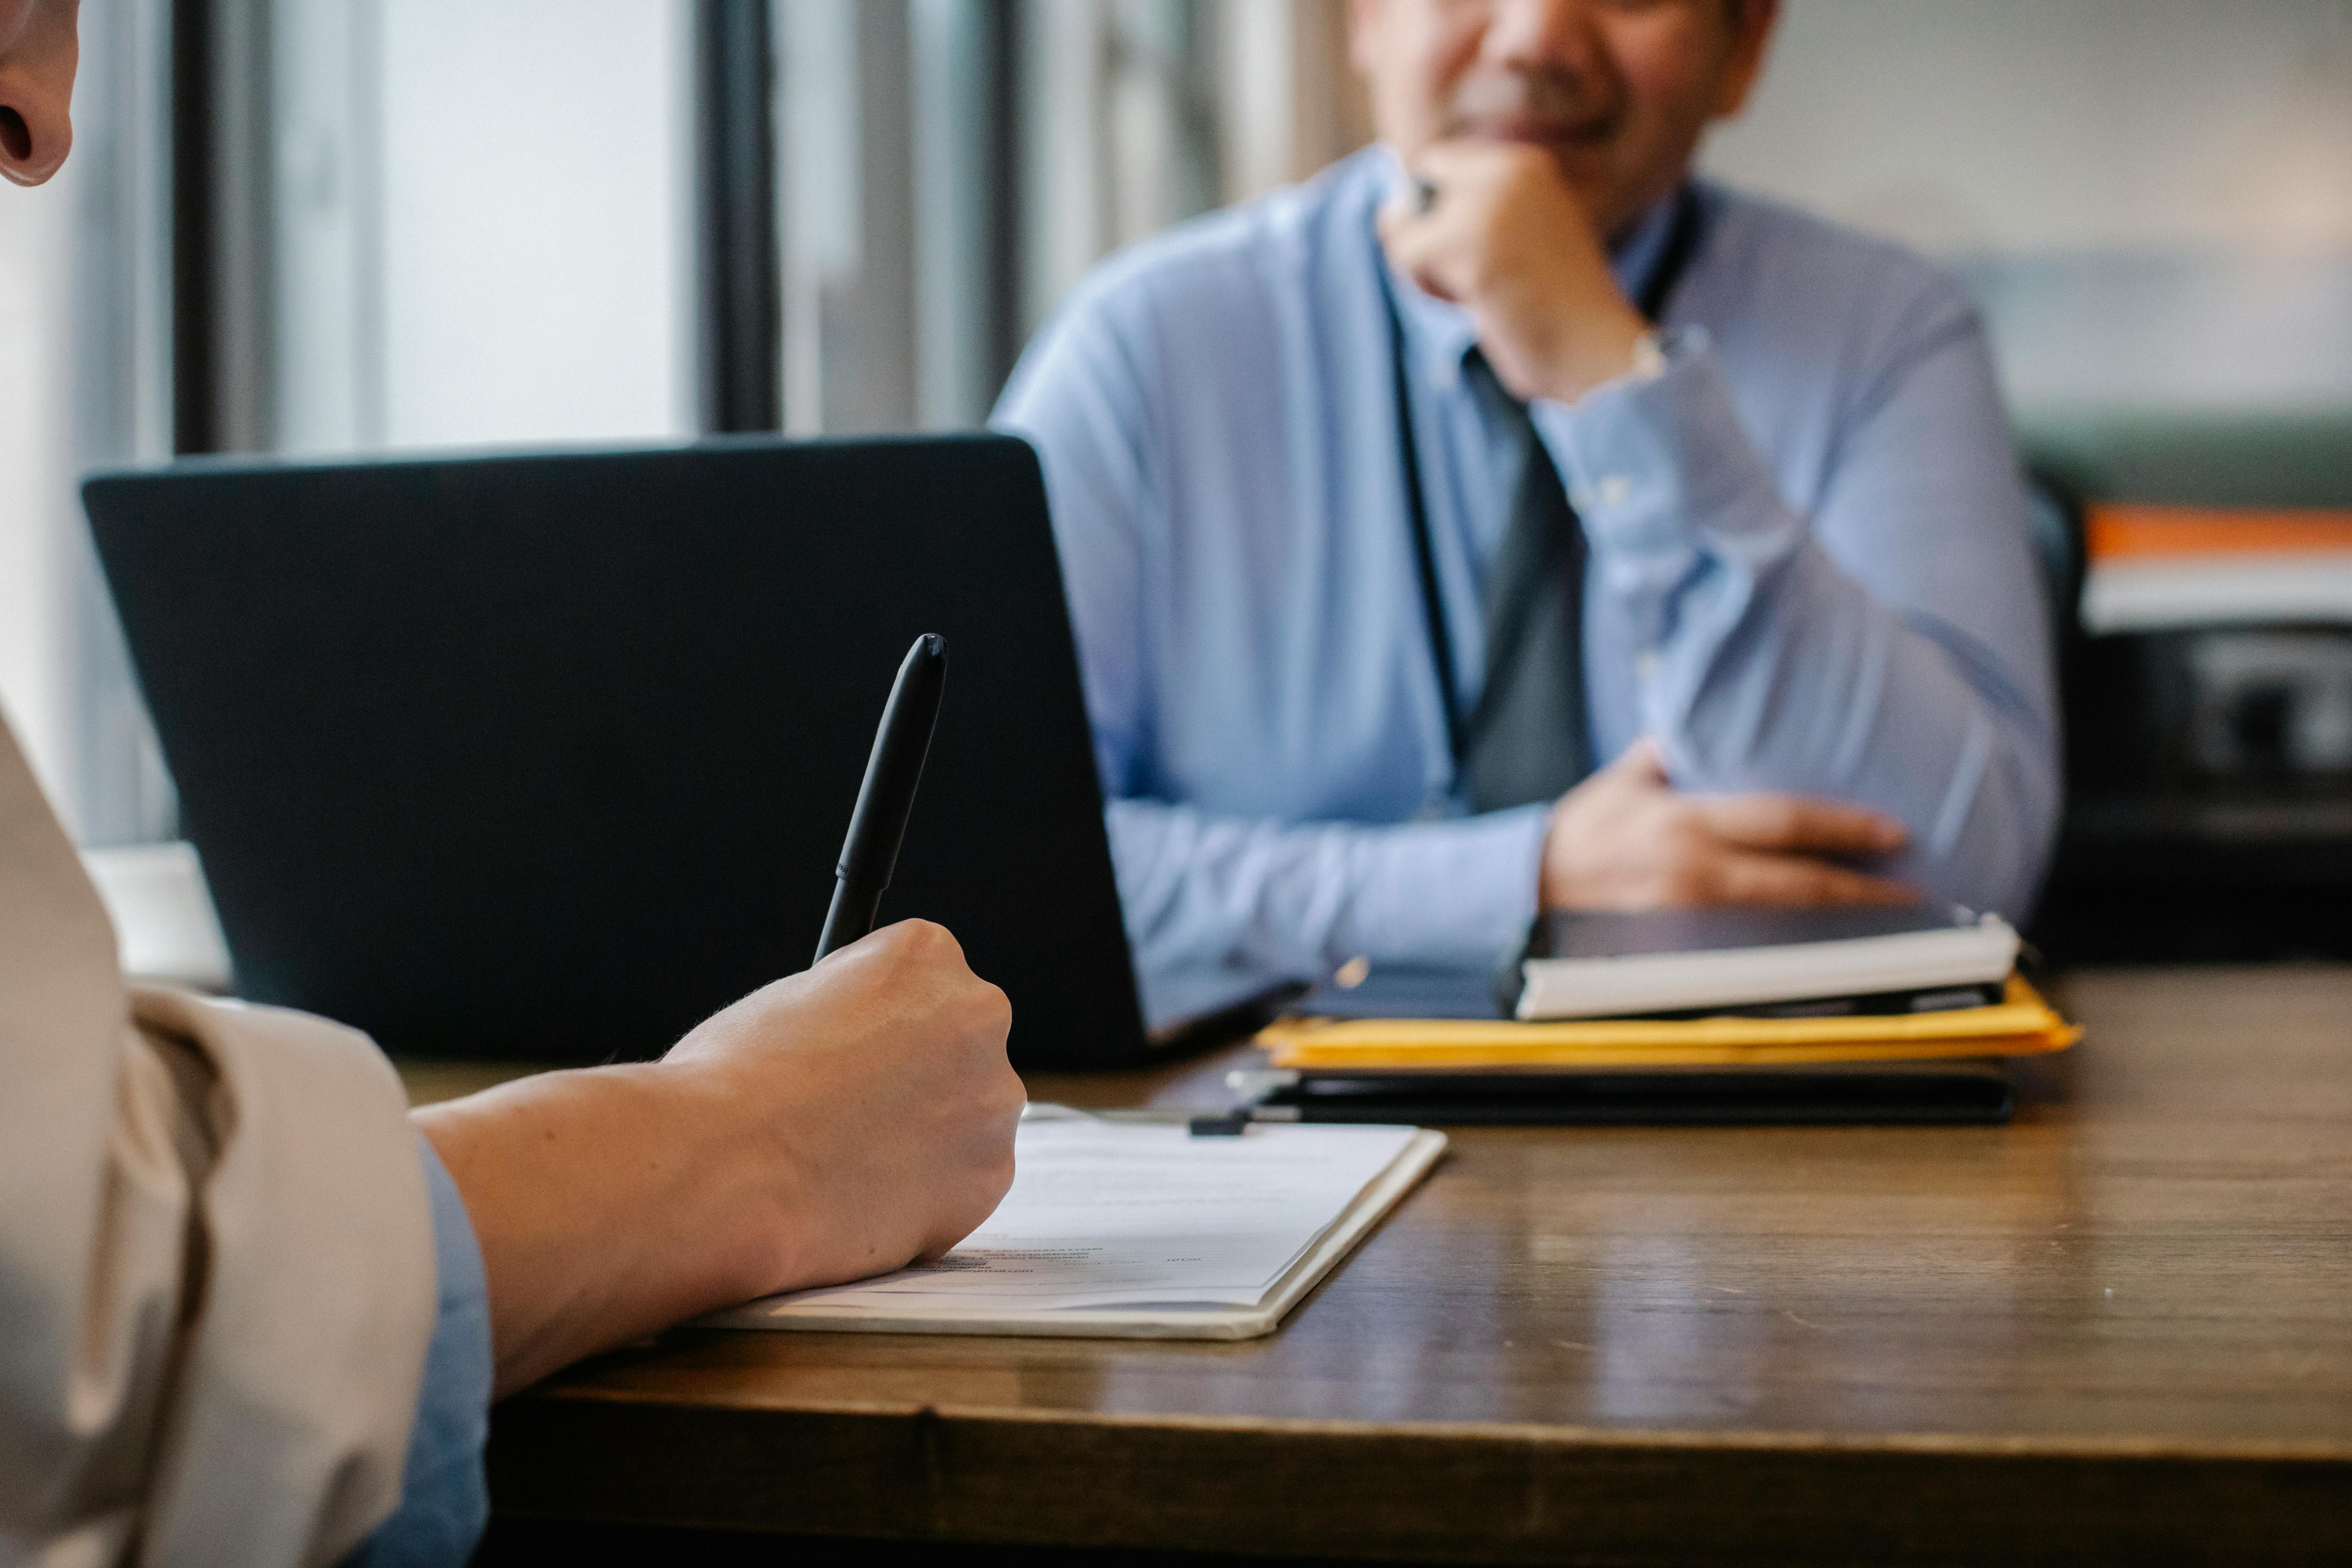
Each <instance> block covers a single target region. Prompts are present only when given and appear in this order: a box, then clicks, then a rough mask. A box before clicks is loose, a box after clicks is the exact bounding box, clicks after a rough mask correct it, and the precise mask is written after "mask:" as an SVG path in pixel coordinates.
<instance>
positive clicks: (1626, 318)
mask: <svg viewBox="0 0 2352 1568" xmlns="http://www.w3.org/2000/svg"><path fill="white" fill-rule="evenodd" d="M1644 345H1647V347H1648V349H1649V353H1650V355H1651V356H1654V355H1656V354H1657V353H1658V348H1657V338H1656V335H1655V334H1654V332H1653V331H1651V327H1650V323H1649V322H1648V321H1644V320H1643V319H1642V317H1641V315H1640V314H1639V313H1638V312H1636V311H1634V310H1632V309H1631V308H1630V307H1626V308H1622V309H1619V310H1606V311H1600V312H1595V313H1593V314H1591V315H1590V316H1589V317H1588V318H1587V319H1585V320H1583V321H1575V322H1572V323H1568V324H1565V325H1564V326H1563V327H1562V328H1561V330H1559V331H1557V332H1555V333H1554V334H1553V335H1552V346H1551V348H1550V350H1549V353H1546V354H1545V355H1544V356H1543V360H1542V364H1543V382H1542V384H1541V386H1540V387H1539V388H1538V395H1539V396H1542V397H1545V398H1548V399H1549V400H1551V401H1552V402H1555V403H1574V402H1576V401H1577V400H1578V399H1580V398H1581V397H1582V396H1584V395H1585V394H1587V393H1589V392H1591V390H1592V389H1593V388H1595V387H1597V386H1601V385H1605V384H1608V383H1610V382H1612V381H1615V380H1616V379H1618V378H1619V377H1620V376H1623V375H1627V374H1633V372H1635V371H1637V370H1639V369H1641V368H1642V366H1643V361H1644V358H1645V356H1644V354H1643V347H1644Z"/></svg>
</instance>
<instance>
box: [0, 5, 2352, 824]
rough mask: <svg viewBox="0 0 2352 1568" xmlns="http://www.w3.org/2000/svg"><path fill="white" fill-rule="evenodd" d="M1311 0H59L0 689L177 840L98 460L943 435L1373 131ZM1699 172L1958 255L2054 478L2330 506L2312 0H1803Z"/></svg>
mask: <svg viewBox="0 0 2352 1568" xmlns="http://www.w3.org/2000/svg"><path fill="white" fill-rule="evenodd" d="M1345 9H1346V7H1345V3H1344V0H764V3H763V0H84V5H83V9H82V18H83V27H84V31H85V51H86V54H85V59H86V67H85V71H84V76H83V79H82V83H81V86H80V89H79V100H78V102H77V111H78V119H79V132H80V138H81V140H80V146H79V152H78V153H77V156H76V158H75V160H74V161H73V163H71V164H70V165H69V167H68V171H67V174H65V176H64V177H63V178H61V179H60V180H59V181H58V183H57V184H55V185H53V186H51V187H49V188H47V189H46V190H43V191H40V192H36V193H30V194H15V193H12V194H11V195H10V197H9V200H8V202H7V204H6V208H5V218H0V311H5V318H0V700H5V703H6V704H7V707H8V710H9V711H10V713H11V715H12V717H13V718H14V720H15V721H16V724H17V726H18V729H19V731H20V732H21V733H22V734H23V735H24V736H25V737H26V741H27V742H28V743H29V744H30V745H31V746H32V748H33V750H34V752H35V755H36V760H37V765H38V767H39V768H40V771H41V773H42V774H43V776H44V778H45V779H46V780H47V783H48V784H49V785H50V786H51V789H52V791H53V793H54V794H55V795H57V797H58V799H59V800H60V801H61V802H62V803H63V804H64V805H65V807H66V809H67V811H68V814H69V816H71V817H72V819H73V826H75V828H76V830H77V831H78V832H79V834H80V835H81V836H82V837H83V838H84V839H85V841H87V842H91V843H108V842H121V841H126V840H133V839H138V838H142V837H152V836H156V835H161V834H166V833H168V832H169V830H170V827H171V822H172V807H171V801H170V795H169V789H168V784H167V783H166V781H165V780H164V778H163V774H162V772H161V770H160V768H159V766H158V764H157V763H156V761H155V759H154V757H153V755H152V749H151V747H150V746H149V743H148V742H147V741H146V739H145V738H144V731H143V721H142V718H141V715H140V712H139V708H138V703H137V700H136V697H135V693H134V691H133V689H132V687H131V682H130V680H129V678H128V676H127V673H126V671H125V669H124V667H123V663H122V658H121V652H120V649H119V646H118V644H117V642H116V639H115V636H114V633H113V630H112V626H111V624H110V616H109V615H108V613H107V611H106V607H105V600H104V596H103V594H102V593H101V592H100V589H99V587H98V584H97V583H96V580H95V577H94V575H93V573H92V569H91V567H90V565H89V561H88V558H87V555H86V552H85V551H84V547H83V545H82V543H81V541H80V534H79V528H80V523H79V510H78V507H77V505H76V502H75V500H74V497H73V484H74V482H75V480H76V479H77V477H78V475H79V473H80V472H82V471H84V470H86V469H87V468H90V467H94V466H100V465H104V464H110V463H118V462H125V461H148V460H153V459H157V458H164V457H167V456H170V455H172V454H173V453H193V452H215V451H231V452H236V451H257V452H279V453H289V454H324V453H347V452H368V451H380V450H396V449H402V448H419V447H462V446H469V445H478V444H518V443H524V444H546V443H551V442H567V441H578V442H634V441H645V440H670V439H682V438H688V437H693V436H694V435H696V434H698V433H699V432H703V431H708V430H719V429H759V428H781V429H783V430H785V431H788V432H792V433H794V434H807V435H814V434H819V433H841V432H856V431H870V430H895V429H910V428H942V427H953V426H969V425H972V424H975V423H977V422H978V421H980V420H981V419H982V417H984V416H985V414H986V412H987V410H988V407H989V405H990V404H991V402H992V399H993V396H994V395H995V392H996V389H997V388H998V386H999V385H1000V384H1002V382H1003V377H1004V375H1005V374H1006V373H1007V371H1008V370H1009V369H1010V367H1011V364H1012V363H1013V358H1014V356H1015V355H1016V354H1017V353H1018V352H1019V349H1020V346H1021V344H1022V343H1023V342H1024V340H1025V339H1026V337H1027V335H1028V334H1029V333H1030V331H1033V330H1034V327H1035V326H1036V325H1037V324H1038V322H1039V321H1041V320H1043V319H1044V317H1045V315H1046V314H1047V313H1048V312H1049V311H1050V310H1052V308H1053V306H1054V304H1055V300H1057V299H1059V298H1060V296H1061V295H1062V293H1063V292H1064V290H1066V289H1067V288H1068V287H1069V285H1070V284H1071V283H1072V281H1073V280H1075V279H1076V278H1077V277H1078V276H1079V274H1081V273H1082V272H1083V271H1084V270H1085V269H1086V268H1087V267H1088V266H1089V265H1091V264H1092V263H1093V262H1094V261H1095V260H1097V258H1100V257H1101V256H1103V255H1105V254H1106V253H1108V251H1110V250H1112V249H1114V248H1116V247H1118V246H1120V245H1123V244H1126V243H1129V242H1130V241H1132V240H1135V239H1137V238H1139V237H1143V236H1145V235H1148V234H1150V233H1151V232H1153V231H1154V230H1156V229H1158V228H1160V227H1162V226H1165V225H1168V224H1171V223H1174V222H1178V221H1181V220H1182V219H1184V218H1187V217H1190V216H1194V215H1196V214H1199V213H1202V212H1205V211H1208V210H1210V209H1212V208H1214V207H1216V206H1218V205H1223V204H1225V203H1228V202H1232V201H1235V200H1241V199H1245V198H1247V197H1249V196H1252V195H1256V194H1258V193H1260V192H1263V191H1265V190H1267V189H1269V188H1272V187H1274V186H1276V185H1278V184H1282V183H1284V182H1286V181H1289V180H1293V179H1297V178H1299V177H1303V176H1304V175H1306V174H1310V173H1311V172H1312V171H1314V170H1315V169H1317V168H1318V167H1320V166H1321V165H1322V164H1324V163H1328V161H1330V160H1331V159H1332V158H1334V157H1337V156H1339V155H1341V154H1342V153H1346V152H1348V151H1349V150H1350V149H1352V148H1353V147H1356V146H1358V145H1360V144H1361V143H1362V142H1364V141H1365V140H1366V139H1368V137H1369V134H1370V132H1369V126H1368V123H1367V121H1366V116H1365V113H1364V110H1363V108H1362V104H1361V101H1360V92H1359V90H1358V89H1357V86H1356V84H1355V81H1354V79H1353V77H1352V75H1351V73H1350V72H1349V68H1348V64H1347V58H1346V42H1345ZM1706 163H1707V165H1708V166H1709V168H1711V169H1712V170H1713V171H1714V172H1715V173H1717V174H1719V175H1721V176H1722V177H1724V178H1726V179H1728V180H1731V181H1735V182H1737V183H1739V184H1744V185H1747V186H1749V187H1752V188H1756V189H1759V190H1763V191H1766V192H1769V193H1773V194H1776V195H1781V196H1784V197H1786V198H1788V199H1790V200H1791V201H1794V202H1798V203H1800V204H1802V205H1807V206H1810V207H1812V208H1815V209H1817V210H1820V211H1822V212H1825V213H1827V214H1829V215H1831V216H1835V217H1838V218H1841V219H1843V220H1845V221H1848V222H1851V223H1854V224H1857V225H1860V226H1864V227H1867V228H1872V229H1875V230H1879V231H1881V232H1884V233H1887V234H1890V235H1893V236H1895V237H1899V238H1901V239H1904V240H1906V241H1907V242H1909V243H1911V244H1913V245H1915V246H1917V247H1921V248H1923V249H1925V250H1927V251H1928V252H1930V253H1932V254H1933V255H1935V256H1937V258H1940V259H1942V260H1943V261H1944V262H1945V263H1947V264H1948V265H1949V266H1950V267H1951V268H1954V269H1955V270H1956V271H1957V272H1958V274H1959V276H1960V277H1961V278H1962V279H1964V280H1965V281H1966V282H1967V284H1968V285H1969V287H1970V288H1971V289H1973V290H1974V291H1975V292H1976V294H1977V295H1978V297H1979V299H1980V300H1982V301H1983V304H1984V306H1985V309H1986V310H1987V312H1988V316H1989V319H1990V321H1991V324H1992V327H1993V331H1994V336H1995V341H1996V343H1997V347H1998V351H1999V353H2000V362H2001V369H2002V374H2003V376H2004V379H2005V382H2006V384H2007V388H2008V391H2009V395H2010V396H2011V401H2012V405H2013V407H2014V410H2015V412H2016V415H2017V417H2018V419H2019V422H2020V425H2021V431H2022V433H2023V435H2024V436H2025V437H2026V439H2027V443H2028V445H2029V447H2030V448H2031V449H2032V451H2033V453H2034V454H2035V456H2036V458H2037V460H2038V461H2040V462H2042V464H2043V466H2044V467H2045V468H2047V469H2049V470H2050V471H2051V472H2052V473H2053V475H2055V476H2056V477H2058V478H2059V479H2061V481H2062V485H2063V486H2071V487H2073V489H2075V490H2076V491H2077V492H2080V493H2081V494H2083V495H2085V496H2087V497H2088V499H2093V500H2098V499H2101V498H2105V499H2110V500H2112V499H2116V498H2121V499H2124V500H2133V499H2138V500H2157V501H2175V502H2197V503H2210V504H2228V505H2236V506H2256V505H2261V506H2291V507H2305V508H2308V507H2322V506H2336V507H2343V506H2347V505H2352V479H2347V467H2352V457H2347V446H2346V441H2345V437H2346V435H2347V432H2352V5H2347V4H2346V3H2345V0H2229V3H2223V0H1972V3H1971V4H1969V5H1950V4H1948V3H1943V0H1789V7H1788V15H1787V17H1786V21H1785V24H1784V27H1783V31H1782V34H1781V37H1780V43H1779V45H1778V47H1777V50H1776V54H1775V58H1774V59H1773V61H1772V63H1771V65H1770V67H1769V71H1768V74H1767V77H1766V79H1765V83H1764V86H1763V89H1762V90H1761V93H1760V95H1759V100H1758V101H1757V102H1756V103H1755V104H1754V106H1753V107H1752V108H1751V110H1750V111H1749V113H1748V115H1747V116H1746V117H1745V119H1743V120H1742V121H1739V122H1738V123H1737V124H1736V125H1734V126H1732V127H1729V128H1728V129H1727V130H1725V131H1723V132H1720V133H1719V134H1718V135H1717V138H1716V140H1715V141H1714V142H1713V143H1712V144H1711V146H1710V148H1709V150H1708V152H1707V153H1706ZM2265 635H2269V634H2265ZM2257 651H2259V650H2257ZM2165 657H2166V658H2174V660H2175V662H2176V663H2177V662H2179V659H2182V658H2189V657H2190V655H2189V654H2188V653H2179V652H2178V651H2177V650H2176V654H2174V655H2166V656H2165ZM2248 657H2255V656H2253V655H2249V656H2248ZM2317 657H2319V658H2321V662H2322V663H2323V664H2325V662H2326V658H2330V657H2334V656H2333V655H2328V654H2325V653H2323V654H2322V655H2320V656H2317ZM2159 662H2161V661H2160V660H2159ZM2209 662H2210V659H2209ZM2255 662H2256V663H2257V664H2260V662H2261V661H2260V658H2255ZM2289 662H2290V663H2293V660H2292V659H2290V660H2289ZM2305 662H2306V663H2308V662H2309V661H2308V660H2306V661H2305ZM2167 668H2169V667H2167ZM2142 673H2143V674H2145V672H2142ZM2347 681H2352V676H2347ZM2347 690H2348V691H2352V686H2347ZM2346 700H2347V702H2352V696H2347V699H2346ZM2321 728H2322V730H2323V731H2324V730H2325V725H2324V724H2323V725H2322V726H2321ZM2327 743H2329V742H2326V736H2325V734H2323V735H2322V742H2321V743H2320V749H2319V751H2318V752H2314V753H2313V755H2315V756H2317V757H2318V758H2319V760H2320V762H2321V763H2326V758H2327V755H2328V754H2329V753H2326V744H2327ZM2345 746H2346V748H2347V753H2346V756H2345V757H2344V758H2343V759H2342V762H2343V765H2344V767H2345V768H2346V769H2352V736H2347V740H2346V741H2345ZM2306 750H2308V748H2306ZM2158 751H2161V747H2159V748H2158ZM2119 754H2120V753H2119ZM2149 755H2150V757H2151V758H2153V759H2154V760H2151V761H2146V762H2145V763H2130V764H2128V767H2127V768H2126V771H2127V772H2128V771H2129V767H2140V768H2142V769H2143V771H2145V770H2146V769H2147V768H2159V769H2160V768H2161V767H2164V766H2168V765H2170V764H2169V763H2165V762H2164V761H2163V759H2162V757H2160V756H2158V755H2157V752H2150V753H2149ZM2094 771H2095V770H2094ZM2318 771H2319V772H2320V773H2323V774H2327V773H2328V770H2327V768H2326V767H2325V766H2322V767H2320V768H2319V770H2318ZM2080 772H2081V770H2080V769H2079V768H2078V773H2080ZM2328 776H2329V777H2330V778H2333V777H2334V775H2333V774H2329V775H2328ZM2347 776H2352V773H2347ZM2324 782H2325V781H2324ZM2305 793H2306V794H2308V793H2309V792H2305ZM2343 794H2344V792H2343V791H2342V790H2341V789H2339V788H2337V787H2336V784H2333V783H2326V785H2325V787H2324V788H2322V789H2321V790H2320V791H2319V794H2318V795H2316V796H2315V797H2314V798H2313V799H2310V800H2305V801H2304V802H2303V803H2302V805H2300V806H2298V807H2296V809H2298V810H2301V811H2302V813H2303V815H2302V816H2298V817H2294V821H2293V823H2290V825H2289V826H2291V827H2293V829H2294V832H2296V833H2309V832H2318V833H2321V834H2322V836H2323V837H2324V836H2325V833H2326V831H2330V830H2329V829H2328V828H2327V824H2328V823H2330V822H2332V821H2333V820H2334V818H2332V817H2330V816H2328V815H2327V814H2328V813H2329V812H2331V811H2333V812H2337V813H2338V814H2339V815H2342V814H2343V813H2344V809H2345V808H2344V807H2343V806H2342V804H2341V802H2342V796H2343ZM2315 814H2316V815H2315ZM2291 815H2292V814H2291ZM2295 824H2300V825H2301V826H2294V825H2295ZM2315 825H2316V826H2315ZM2274 826H2275V824H2274ZM2339 826H2341V827H2342V828H2343V834H2344V835H2345V836H2352V824H2344V825H2339ZM2289 837H2290V838H2292V837H2293V833H2290V834H2289Z"/></svg>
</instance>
